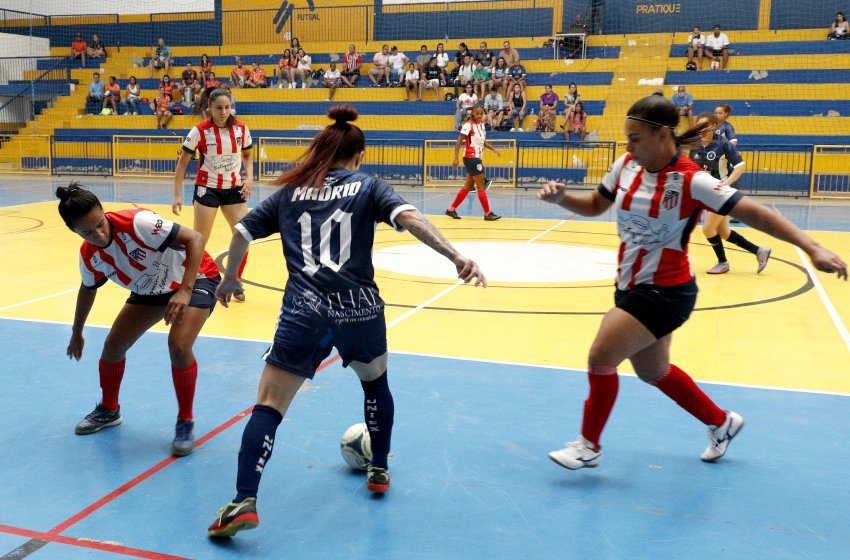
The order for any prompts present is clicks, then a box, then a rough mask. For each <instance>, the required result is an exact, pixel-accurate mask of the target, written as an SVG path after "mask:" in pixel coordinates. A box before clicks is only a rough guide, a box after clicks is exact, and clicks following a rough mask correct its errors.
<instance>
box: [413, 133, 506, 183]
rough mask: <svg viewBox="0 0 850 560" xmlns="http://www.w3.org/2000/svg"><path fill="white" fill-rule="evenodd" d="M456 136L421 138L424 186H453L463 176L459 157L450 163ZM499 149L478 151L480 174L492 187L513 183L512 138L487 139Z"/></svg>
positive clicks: (464, 172) (463, 169)
mask: <svg viewBox="0 0 850 560" xmlns="http://www.w3.org/2000/svg"><path fill="white" fill-rule="evenodd" d="M455 142H456V140H425V155H424V158H423V174H422V177H423V181H422V182H423V185H424V186H426V187H449V186H451V187H454V186H458V185H459V184H462V183H463V182H464V181H465V180H466V168H465V167H464V166H463V161H462V160H461V162H460V165H458V166H457V167H454V166H453V165H452V161H453V160H454V147H455ZM488 142H489V143H490V145H492V146H493V147H494V148H496V149H497V150H498V151H499V154H500V155H498V156H497V155H496V154H495V153H493V152H492V151H490V150H485V153H484V154H482V155H483V157H482V161H483V163H484V174H485V177H486V178H487V180H488V181H489V180H492V181H493V186H494V187H516V169H517V160H518V159H519V158H518V154H517V144H516V140H488Z"/></svg>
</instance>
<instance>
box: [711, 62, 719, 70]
mask: <svg viewBox="0 0 850 560" xmlns="http://www.w3.org/2000/svg"><path fill="white" fill-rule="evenodd" d="M711 69H712V70H719V69H720V63H719V62H718V61H716V60H712V61H711Z"/></svg>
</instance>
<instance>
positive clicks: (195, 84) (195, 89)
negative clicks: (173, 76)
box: [175, 62, 201, 103]
mask: <svg viewBox="0 0 850 560" xmlns="http://www.w3.org/2000/svg"><path fill="white" fill-rule="evenodd" d="M175 89H178V90H180V91H181V92H182V93H183V101H184V102H185V103H191V102H192V100H193V99H194V98H195V95H197V94H199V93H200V92H201V84H200V82H199V81H198V72H197V71H196V70H195V69H194V68H193V67H192V63H191V62H187V63H186V69H185V70H183V73H182V74H181V75H180V83H179V84H177V85H176V86H175Z"/></svg>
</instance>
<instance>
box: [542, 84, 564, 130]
mask: <svg viewBox="0 0 850 560" xmlns="http://www.w3.org/2000/svg"><path fill="white" fill-rule="evenodd" d="M543 90H544V91H543V93H542V94H541V95H540V112H539V115H538V117H537V131H538V132H555V122H556V120H557V117H558V99H559V96H558V94H557V93H555V92H554V91H552V85H551V84H546V85H545V86H544V87H543Z"/></svg>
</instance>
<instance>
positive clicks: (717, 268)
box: [706, 261, 729, 274]
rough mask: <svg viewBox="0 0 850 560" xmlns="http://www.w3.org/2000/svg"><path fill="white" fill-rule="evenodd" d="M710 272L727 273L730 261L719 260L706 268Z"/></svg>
mask: <svg viewBox="0 0 850 560" xmlns="http://www.w3.org/2000/svg"><path fill="white" fill-rule="evenodd" d="M706 272H707V273H708V274H725V273H727V272H729V261H726V262H719V263H717V264H716V265H714V266H712V267H711V268H709V269H708V270H706Z"/></svg>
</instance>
